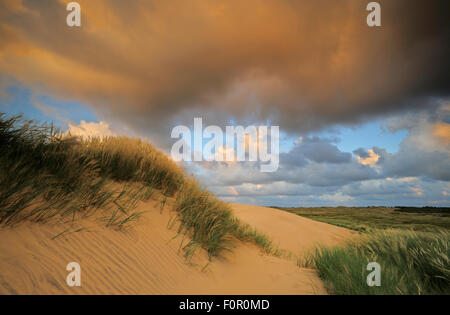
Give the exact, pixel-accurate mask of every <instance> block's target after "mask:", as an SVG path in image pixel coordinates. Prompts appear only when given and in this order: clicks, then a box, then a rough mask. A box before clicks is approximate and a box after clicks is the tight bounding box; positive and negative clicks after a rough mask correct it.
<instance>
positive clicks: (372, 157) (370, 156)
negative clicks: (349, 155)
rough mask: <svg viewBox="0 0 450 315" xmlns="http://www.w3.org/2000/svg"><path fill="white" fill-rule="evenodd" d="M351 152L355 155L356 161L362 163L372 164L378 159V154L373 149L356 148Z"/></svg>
mask: <svg viewBox="0 0 450 315" xmlns="http://www.w3.org/2000/svg"><path fill="white" fill-rule="evenodd" d="M353 153H355V154H356V155H357V159H358V163H359V164H362V165H369V166H374V165H375V164H377V162H378V160H379V159H380V156H379V155H378V154H376V153H375V151H374V150H373V149H369V150H367V152H365V150H364V149H358V150H355V151H353Z"/></svg>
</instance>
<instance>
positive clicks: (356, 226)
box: [273, 207, 450, 231]
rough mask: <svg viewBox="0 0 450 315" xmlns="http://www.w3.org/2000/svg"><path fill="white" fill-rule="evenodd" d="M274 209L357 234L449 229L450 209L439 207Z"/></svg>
mask: <svg viewBox="0 0 450 315" xmlns="http://www.w3.org/2000/svg"><path fill="white" fill-rule="evenodd" d="M273 208H276V209H280V210H284V211H288V212H291V213H295V214H297V215H300V216H303V217H306V218H309V219H313V220H316V221H321V222H325V223H329V224H333V225H337V226H342V227H345V228H348V229H352V230H356V231H369V230H372V229H407V230H414V231H435V230H436V229H437V228H438V229H439V228H440V229H446V230H448V229H450V208H438V207H423V208H415V207H392V208H391V207H318V208H281V207H273Z"/></svg>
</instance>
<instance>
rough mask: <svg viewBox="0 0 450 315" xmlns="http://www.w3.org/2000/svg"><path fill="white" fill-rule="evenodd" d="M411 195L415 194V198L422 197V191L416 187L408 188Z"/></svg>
mask: <svg viewBox="0 0 450 315" xmlns="http://www.w3.org/2000/svg"><path fill="white" fill-rule="evenodd" d="M409 189H410V190H411V191H412V192H413V193H415V194H416V195H417V196H422V195H423V190H422V189H420V188H417V187H410V188H409Z"/></svg>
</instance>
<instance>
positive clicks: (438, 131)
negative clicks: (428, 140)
mask: <svg viewBox="0 0 450 315" xmlns="http://www.w3.org/2000/svg"><path fill="white" fill-rule="evenodd" d="M433 135H434V136H435V137H437V138H438V139H439V140H440V141H442V143H443V145H445V146H449V145H450V124H448V123H445V122H437V123H436V124H434V125H433Z"/></svg>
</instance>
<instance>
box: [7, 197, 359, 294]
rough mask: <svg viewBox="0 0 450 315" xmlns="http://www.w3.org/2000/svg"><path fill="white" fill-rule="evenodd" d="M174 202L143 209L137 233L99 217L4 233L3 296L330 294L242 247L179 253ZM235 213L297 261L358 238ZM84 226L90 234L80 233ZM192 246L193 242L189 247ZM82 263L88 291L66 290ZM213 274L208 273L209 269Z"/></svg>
mask: <svg viewBox="0 0 450 315" xmlns="http://www.w3.org/2000/svg"><path fill="white" fill-rule="evenodd" d="M169 208H170V202H168V204H167V205H166V207H165V208H164V210H163V212H162V214H161V213H160V202H159V201H155V200H151V201H149V202H145V203H141V204H140V205H139V209H138V210H142V211H146V213H145V215H144V216H143V218H142V219H141V220H140V221H139V222H138V223H137V224H136V226H135V227H133V228H132V229H130V230H127V231H115V230H113V229H111V228H107V227H104V224H101V223H99V222H97V221H95V220H94V219H93V218H89V219H85V220H82V221H79V222H77V224H76V226H74V227H72V229H69V230H68V231H67V233H65V234H63V235H61V236H58V237H56V238H54V237H55V236H57V235H58V234H59V233H61V232H62V231H65V230H66V229H67V228H69V227H70V225H69V224H68V223H67V224H48V223H47V224H37V223H29V222H23V223H20V224H19V225H17V226H13V227H2V228H1V229H0V294H54V293H57V294H325V293H326V291H325V289H324V286H323V284H322V283H321V281H320V280H319V279H318V277H317V275H316V272H315V271H314V270H311V269H304V268H299V267H298V266H297V265H296V261H295V260H294V259H291V260H289V259H286V258H278V257H274V256H271V255H267V254H263V253H262V252H261V249H259V248H258V247H256V246H255V245H252V244H248V243H242V242H239V241H236V243H235V247H234V249H233V251H232V252H231V253H227V254H225V255H224V257H223V258H219V259H215V260H213V262H212V263H210V264H208V259H207V255H206V254H205V253H203V252H202V251H198V252H197V254H196V255H195V256H194V258H193V260H192V262H191V263H188V262H187V261H186V260H185V258H184V257H183V255H182V253H180V242H181V241H182V238H183V237H182V236H178V237H177V238H174V236H175V235H176V232H175V229H168V222H169V220H170V219H171V218H173V216H174V215H175V213H174V212H171V210H169ZM233 208H234V211H235V213H236V215H237V216H238V217H239V218H241V220H242V221H244V222H247V223H249V224H251V225H253V226H254V227H256V228H257V229H258V230H260V231H262V232H264V233H266V234H267V235H269V236H270V237H271V238H272V240H273V241H274V243H275V244H278V245H279V247H280V248H282V249H287V250H289V251H291V252H292V253H294V254H296V255H298V254H301V253H302V252H304V251H305V250H308V249H310V248H312V247H313V246H314V245H316V244H318V243H321V244H326V245H328V244H335V243H338V242H342V241H343V240H345V239H347V238H348V237H350V236H351V232H349V231H348V230H345V229H343V228H339V227H335V226H332V225H328V224H324V223H320V222H315V221H311V220H309V219H305V218H302V217H299V216H296V215H294V214H290V213H287V212H283V211H279V210H275V209H271V208H264V207H256V206H248V205H233ZM78 227H83V228H84V229H83V230H81V231H79V232H75V231H76V230H77V228H78ZM184 242H185V243H186V240H185V241H184ZM72 261H74V262H78V263H79V264H80V265H81V281H82V283H81V287H69V286H67V284H66V281H65V279H66V276H67V274H68V273H69V272H68V271H66V265H67V264H68V263H69V262H72ZM205 266H206V268H203V267H205Z"/></svg>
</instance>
